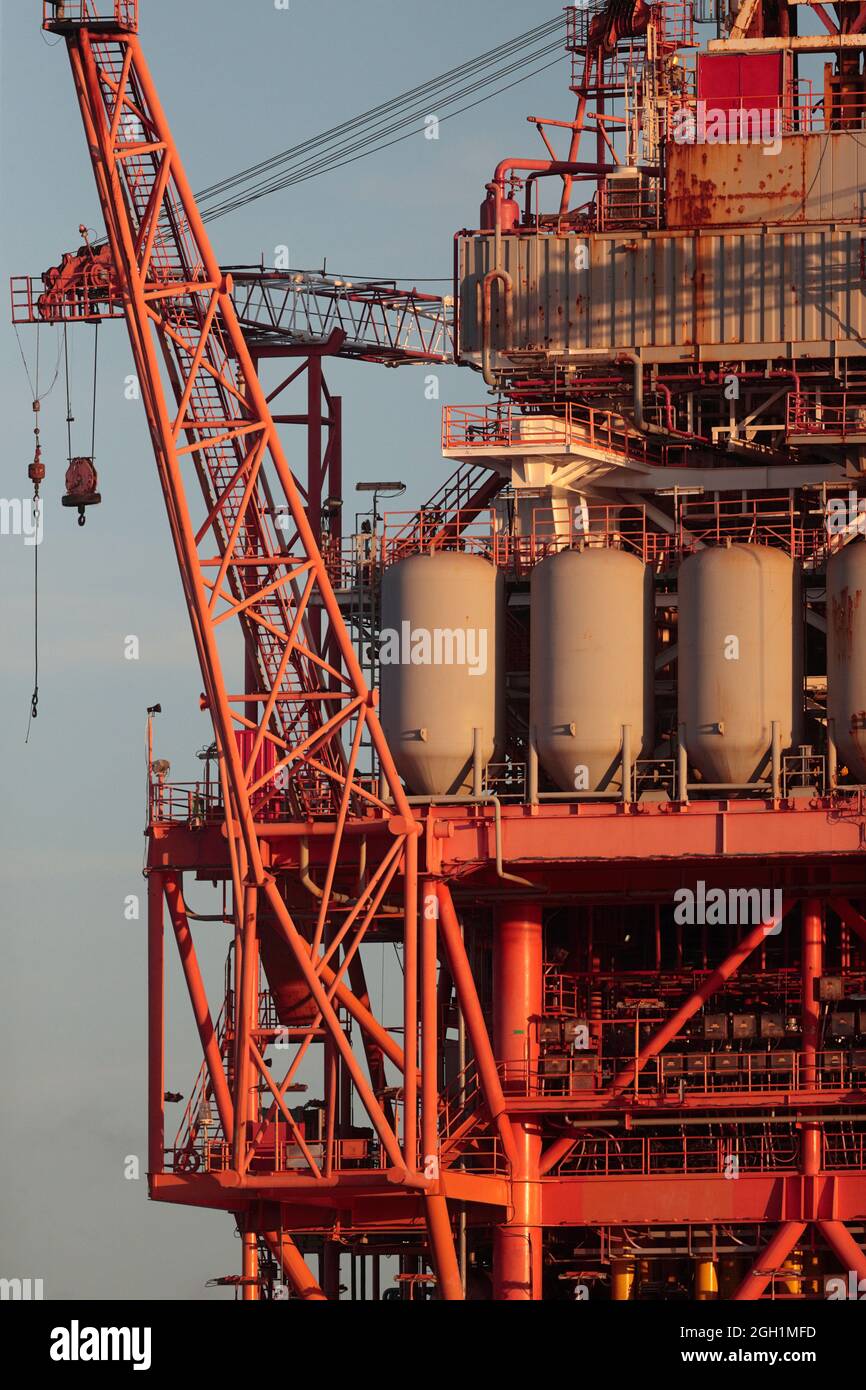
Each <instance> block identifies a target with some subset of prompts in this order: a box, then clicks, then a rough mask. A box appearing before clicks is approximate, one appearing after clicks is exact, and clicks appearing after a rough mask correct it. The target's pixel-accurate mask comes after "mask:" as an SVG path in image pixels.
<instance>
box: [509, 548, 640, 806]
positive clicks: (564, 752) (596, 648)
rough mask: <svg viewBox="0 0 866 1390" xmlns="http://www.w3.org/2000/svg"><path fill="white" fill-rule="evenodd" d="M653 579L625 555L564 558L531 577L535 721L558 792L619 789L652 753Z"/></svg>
mask: <svg viewBox="0 0 866 1390" xmlns="http://www.w3.org/2000/svg"><path fill="white" fill-rule="evenodd" d="M652 618H653V613H652V575H651V573H650V571H649V570H648V569H647V567H646V565H644V564H643V563H642V562H641V561H640V560H639V559H638V558H637V557H636V556H635V555H630V554H628V553H627V552H626V551H623V550H613V549H609V548H604V547H599V548H597V549H596V548H587V549H585V550H563V551H560V552H559V554H557V555H551V556H550V557H549V558H548V559H546V560H543V561H542V562H541V564H539V565H536V567H535V569H534V570H533V572H532V643H531V646H532V658H531V660H532V665H531V674H530V722H531V724H532V727H533V729H534V731H535V742H536V747H537V749H538V760H539V762H540V764H541V766H542V767H543V768H544V770H545V772H546V773H547V775H548V776H549V777H550V778H551V780H552V781H553V782H555V784H556V785H557V787H559V788H560V789H561V790H562V791H580V790H587V791H621V790H622V773H621V754H622V742H623V735H622V729H623V725H628V726H629V728H630V738H631V756H632V760H635V759H637V758H639V757H642V756H647V755H648V754H650V753H651V751H652V738H653V662H654V641H653V626H652Z"/></svg>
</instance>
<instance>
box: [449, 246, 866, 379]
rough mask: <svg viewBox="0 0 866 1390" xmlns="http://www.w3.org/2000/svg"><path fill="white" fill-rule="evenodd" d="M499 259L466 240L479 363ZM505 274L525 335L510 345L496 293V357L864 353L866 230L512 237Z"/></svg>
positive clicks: (470, 338) (467, 302) (472, 334)
mask: <svg viewBox="0 0 866 1390" xmlns="http://www.w3.org/2000/svg"><path fill="white" fill-rule="evenodd" d="M580 251H585V252H586V254H587V256H588V266H587V267H586V268H584V267H583V266H581V265H580V263H579V262H578V260H577V259H576V253H578V252H580ZM492 261H493V238H492V237H490V236H467V237H465V238H463V239H462V240H461V243H460V280H461V296H460V297H461V314H460V318H461V345H462V352H463V356H464V357H465V358H467V359H468V360H469V361H473V362H476V363H478V364H480V358H481V343H480V333H479V325H478V314H477V303H476V297H477V294H478V293H479V287H480V285H481V283H482V281H483V279H484V276H485V275H486V274H487V273H488V272H489V270H490V268H491V266H492ZM502 267H503V269H505V270H506V271H507V273H508V274H509V275H510V276H511V279H512V282H513V285H514V304H513V323H514V329H513V335H512V341H511V342H509V343H506V342H505V341H504V317H503V315H502V306H501V303H500V301H499V293H498V288H497V290H496V292H495V293H494V315H493V346H494V349H495V350H496V351H497V352H503V351H510V352H513V353H533V354H541V355H542V356H545V357H546V356H550V357H560V358H562V357H571V358H580V357H581V356H583V357H587V358H588V357H591V356H601V355H603V354H605V353H609V354H611V355H612V356H615V355H616V354H617V353H619V352H623V351H638V350H640V351H641V352H643V353H644V354H645V355H646V357H647V360H652V358H653V357H654V356H655V357H657V358H662V359H663V358H664V356H665V354H667V355H668V356H670V355H671V354H677V355H679V356H681V357H683V356H687V355H689V352H688V350H689V349H691V348H701V349H709V350H710V351H711V352H712V351H713V350H716V351H718V352H719V353H720V354H721V355H722V356H725V355H727V354H729V353H730V352H731V351H732V350H734V349H740V351H741V352H742V354H743V355H745V356H750V357H752V358H760V357H761V356H763V355H765V354H766V353H767V352H768V351H772V352H773V353H774V354H778V353H781V352H787V351H790V352H791V353H792V354H795V352H796V349H797V348H798V347H799V348H800V350H801V351H803V350H810V349H809V347H808V345H810V344H811V345H814V349H813V350H815V351H819V350H821V346H822V345H824V348H825V350H828V348H827V345H829V344H832V343H835V344H837V345H839V346H840V348H844V350H846V351H848V352H853V353H857V354H858V355H862V352H863V347H862V342H863V339H864V337H866V307H864V294H863V291H864V284H866V280H864V278H863V275H862V266H861V237H860V230H859V228H853V227H835V228H834V227H829V226H828V227H815V228H808V229H807V228H805V227H780V228H770V229H764V228H759V227H750V228H743V229H742V230H740V229H737V230H734V231H730V232H721V231H716V230H715V229H713V230H704V231H696V232H694V233H692V234H686V233H684V232H639V233H635V234H632V233H626V232H608V233H604V234H599V235H593V236H590V237H575V236H541V237H528V236H504V237H503V238H502ZM804 345H806V346H805V347H804Z"/></svg>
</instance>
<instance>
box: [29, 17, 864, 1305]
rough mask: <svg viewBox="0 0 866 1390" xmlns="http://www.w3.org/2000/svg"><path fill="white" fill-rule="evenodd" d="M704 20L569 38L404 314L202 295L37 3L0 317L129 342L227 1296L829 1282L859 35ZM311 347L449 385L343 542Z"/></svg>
mask: <svg viewBox="0 0 866 1390" xmlns="http://www.w3.org/2000/svg"><path fill="white" fill-rule="evenodd" d="M708 18H710V16H708V15H706V14H703V13H701V11H700V6H699V5H698V4H693V3H692V0H658V2H657V3H644V0H589V3H588V4H587V5H584V6H569V7H568V8H567V9H566V11H565V15H564V20H563V23H562V41H563V42H564V43H565V45H566V47H567V51H568V53H569V54H570V55H571V83H570V87H571V98H573V100H569V101H566V102H563V101H562V100H561V96H567V94H566V93H562V94H557V111H558V114H556V115H555V116H553V117H550V118H548V117H546V116H538V117H535V116H533V117H531V118H530V123H531V125H533V126H534V127H535V131H536V132H537V136H538V138H539V139H538V147H537V149H536V150H535V151H534V152H533V153H532V155H531V156H530V157H525V156H524V155H523V154H518V155H517V156H510V155H508V154H507V152H505V151H502V152H500V153H501V154H502V158H501V159H500V162H498V163H497V164H496V166H495V168H494V169H493V170H492V171H479V198H480V199H481V200H483V201H482V206H481V212H480V216H479V217H478V221H477V225H475V226H474V227H469V228H466V229H463V230H461V231H459V232H458V233H457V235H456V238H455V240H454V266H455V283H454V295H453V299H452V298H451V297H449V298H447V299H437V298H436V297H434V296H430V295H423V294H420V293H418V292H416V291H401V290H399V289H397V287H396V286H395V285H384V284H381V283H376V284H373V283H365V284H346V283H342V282H339V281H337V280H334V279H329V278H328V277H327V276H324V275H320V276H311V275H303V274H296V273H292V272H286V271H277V270H275V271H269V270H264V269H262V270H245V271H238V272H236V273H234V274H233V273H232V272H231V271H229V270H227V269H225V268H223V267H222V266H221V265H220V264H219V262H218V261H217V259H216V256H215V253H214V251H213V249H212V246H211V242H210V239H209V235H208V232H207V229H206V227H205V224H204V221H203V219H202V217H201V215H200V212H199V208H198V206H197V202H196V199H195V197H194V195H193V193H192V191H191V187H190V184H189V182H188V180H187V177H186V174H185V172H184V166H183V161H182V158H181V155H180V153H179V150H178V146H177V145H176V144H175V142H174V139H173V136H172V133H171V130H170V128H169V125H168V121H167V118H166V115H165V113H164V111H163V108H162V106H161V104H160V100H159V96H158V94H157V89H156V86H155V85H154V81H153V78H152V77H151V75H150V72H149V69H148V67H147V64H146V62H145V58H144V56H143V53H142V49H141V46H140V42H139V38H138V5H137V3H136V0H66V3H56V4H51V3H47V4H46V6H45V26H46V28H47V29H48V30H49V31H50V32H52V33H53V34H57V35H60V36H62V37H63V38H64V39H65V42H66V47H67V50H68V55H69V58H70V61H71V65H72V72H73V78H74V86H75V93H76V96H77V98H78V103H79V106H80V110H81V115H82V118H83V122H84V127H85V134H86V139H87V144H88V148H89V150H90V154H91V157H92V162H93V170H94V175H95V179H96V185H97V189H98V192H99V197H100V201H101V206H102V210H103V213H104V217H105V227H106V232H107V240H106V241H105V242H104V243H103V244H102V245H99V246H97V245H94V244H92V243H91V242H87V243H86V244H85V245H84V246H82V248H81V249H80V251H78V252H76V253H75V254H72V255H69V256H66V257H64V259H63V261H62V263H61V264H60V265H58V267H56V268H55V269H54V270H52V271H51V272H49V273H48V274H46V275H45V276H43V277H42V278H41V279H37V280H31V279H20V280H16V281H15V282H14V283H13V317H14V318H15V320H16V322H19V323H22V322H29V323H54V324H61V325H66V324H69V323H72V322H82V323H96V322H99V321H101V320H104V319H110V318H124V319H125V320H126V324H127V327H128V330H129V335H130V340H131V343H132V349H133V353H134V357H135V363H136V369H137V373H138V376H139V380H140V383H141V390H142V398H143V401H144V404H145V408H146V413H147V423H148V427H149V432H150V436H151V439H152V443H153V449H154V455H155V459H156V464H157V470H158V474H159V481H160V485H161V488H162V492H163V495H164V498H165V504H166V512H167V517H168V522H169V526H170V529H171V535H172V539H173V542H174V547H175V551H176V555H177V561H178V565H179V568H180V571H181V574H182V577H183V587H184V594H185V597H186V602H187V605H188V608H189V615H190V621H191V627H192V633H193V639H194V645H195V651H196V654H197V657H198V660H199V663H200V667H201V673H202V681H203V687H204V694H203V702H204V705H205V707H206V708H207V709H208V710H209V711H210V714H211V716H212V718H213V727H214V748H213V757H212V759H211V761H210V762H209V763H208V765H207V776H205V777H204V778H203V779H201V778H200V779H199V780H197V781H190V782H188V783H183V784H178V783H176V782H174V781H173V780H171V778H170V775H169V773H168V770H167V768H166V766H165V764H163V763H161V762H160V761H159V760H158V759H155V758H152V759H151V764H150V817H149V824H148V826H147V836H148V856H147V882H148V894H149V914H148V928H147V930H148V942H149V971H148V1001H149V1002H148V1028H149V1043H148V1063H149V1083H148V1094H149V1136H150V1138H149V1161H148V1168H149V1182H150V1194H151V1197H152V1198H153V1199H154V1200H156V1201H160V1202H168V1203H180V1204H192V1205H196V1206H200V1207H212V1208H214V1209H216V1210H219V1211H222V1212H224V1213H226V1214H230V1215H231V1217H232V1218H233V1219H234V1220H235V1221H236V1222H237V1225H238V1228H239V1230H240V1231H241V1233H242V1248H243V1263H242V1268H241V1269H240V1270H238V1271H236V1272H235V1274H234V1275H233V1276H232V1277H233V1279H234V1281H235V1283H236V1285H237V1287H238V1289H239V1290H241V1291H242V1296H243V1298H244V1299H247V1300H255V1299H266V1298H270V1297H273V1296H275V1289H276V1288H283V1289H288V1290H289V1292H290V1296H291V1297H294V1298H304V1299H332V1300H335V1299H338V1298H339V1297H340V1296H341V1289H342V1291H343V1293H344V1294H345V1292H346V1291H347V1289H348V1292H349V1294H350V1296H351V1297H354V1298H359V1299H361V1298H370V1297H380V1296H383V1295H384V1293H385V1290H384V1282H385V1281H384V1280H383V1277H382V1271H383V1268H384V1266H383V1263H382V1262H383V1260H386V1259H387V1260H390V1261H391V1262H392V1263H391V1264H389V1265H388V1266H387V1268H388V1269H389V1270H390V1269H392V1268H393V1267H394V1266H393V1261H394V1260H395V1258H396V1259H398V1260H399V1267H398V1269H399V1272H398V1276H397V1279H396V1283H395V1284H394V1286H393V1288H389V1289H388V1290H387V1294H388V1296H390V1297H395V1296H396V1297H400V1298H404V1299H426V1298H431V1297H433V1298H438V1299H445V1300H460V1299H464V1298H468V1299H498V1300H567V1299H572V1300H574V1299H579V1300H584V1299H587V1300H589V1301H593V1300H599V1299H614V1300H625V1299H659V1300H661V1299H713V1298H721V1299H735V1300H758V1299H803V1300H808V1299H818V1298H822V1299H823V1298H825V1297H833V1296H836V1295H835V1294H834V1292H833V1290H834V1288H835V1287H836V1286H837V1285H839V1286H840V1287H841V1286H843V1285H844V1288H845V1290H847V1289H848V1287H849V1283H850V1280H851V1279H853V1280H854V1286H855V1288H856V1287H860V1288H861V1289H862V1288H864V1287H866V1285H864V1284H862V1283H860V1282H859V1281H861V1280H864V1279H866V876H864V852H866V799H864V793H866V602H864V593H866V541H864V538H863V532H864V526H866V522H864V510H866V483H864V477H866V474H864V465H866V339H864V332H866V295H864V290H866V259H864V247H866V229H864V218H866V209H864V201H863V198H864V194H863V189H864V188H866V170H864V174H861V173H860V170H861V168H864V159H866V155H864V149H866V72H864V68H863V61H862V58H863V52H864V49H866V3H861V0H839V2H838V3H836V4H835V5H822V4H819V3H812V4H807V3H802V0H741V3H740V4H739V5H737V4H736V3H733V0H731V3H730V5H729V6H725V4H724V3H722V8H721V10H720V11H719V12H718V13H714V15H713V16H712V19H713V24H712V26H711V27H708V26H707V23H706V21H707V19H708ZM801 30H810V31H812V32H809V33H801V32H800V31H801ZM708 34H709V35H710V37H707V35H708ZM713 35H715V36H714V37H713ZM575 102H576V109H575ZM572 112H574V115H573V118H571V113H572ZM471 217H472V220H473V221H474V220H475V218H476V213H475V211H474V210H473V211H472V214H471ZM450 230H453V229H449V231H448V232H446V229H445V228H443V237H444V236H446V235H449V234H450ZM339 356H342V357H347V356H348V357H353V358H355V359H358V360H360V361H364V362H367V363H384V364H389V365H409V364H411V363H427V364H436V363H441V362H449V361H456V362H457V363H458V364H460V365H462V366H464V367H465V368H466V369H467V380H472V381H475V382H476V387H477V391H476V392H475V394H477V395H478V396H480V397H482V400H483V398H484V395H485V388H486V392H487V398H486V402H484V403H481V404H478V405H473V406H457V405H449V406H446V407H445V409H444V414H443V426H442V452H443V454H444V456H445V458H446V459H448V460H450V461H451V464H452V465H453V471H452V472H451V473H450V475H449V476H448V477H447V479H446V481H445V482H444V483H443V485H442V487H441V488H440V489H439V490H438V491H437V493H436V495H435V496H434V497H432V498H430V499H429V500H428V501H426V502H424V501H422V500H418V501H416V502H414V503H413V506H412V509H411V510H407V511H403V512H390V513H388V514H387V515H385V516H384V517H383V518H382V517H379V516H378V512H377V510H376V508H375V507H374V516H373V523H372V525H371V526H369V527H368V528H367V529H366V530H363V531H361V532H360V533H358V534H355V535H348V534H346V529H347V528H345V526H344V524H343V520H342V516H343V512H342V508H341V502H342V480H341V468H340V449H341V439H342V429H343V419H342V411H341V402H340V400H339V399H338V398H337V397H336V396H333V395H332V394H331V393H330V392H329V390H328V387H327V383H326V379H325V375H326V371H327V365H328V361H329V359H330V358H333V357H339ZM282 358H291V359H292V361H291V362H290V363H289V364H288V366H287V367H286V368H285V373H286V375H285V379H284V380H282V381H281V383H280V385H279V386H278V387H277V388H276V389H274V390H268V391H267V392H266V390H265V388H264V387H263V386H262V384H261V378H260V372H261V371H262V370H263V364H265V363H266V362H267V363H272V362H273V360H275V359H282ZM358 370H359V371H361V370H366V368H364V369H362V368H360V367H359V369H358ZM469 371H473V372H474V373H475V374H476V375H475V376H474V377H472V378H470V377H469ZM299 383H300V384H301V385H305V388H306V393H307V394H306V407H305V409H304V410H303V411H302V412H301V413H297V411H296V410H295V411H294V412H290V411H289V410H288V408H286V409H283V408H282V406H281V392H282V391H283V390H286V391H288V390H289V389H290V388H292V387H294V388H297V386H298V384H299ZM281 411H282V413H280V412H281ZM284 428H285V429H290V430H291V431H292V432H293V439H294V441H295V442H297V441H298V440H299V439H300V437H301V432H302V433H303V436H304V443H303V445H301V446H300V447H299V448H298V449H297V454H298V458H299V459H301V460H303V451H304V448H305V450H306V464H305V467H299V468H298V469H296V471H295V472H294V473H293V472H292V471H291V469H290V467H289V463H288V461H287V456H286V453H285V452H284V446H283V444H282V443H281V431H282V430H283V429H284ZM403 452H405V450H404V451H403ZM72 462H73V463H74V464H75V465H76V467H75V468H72V469H71V474H70V477H69V478H68V480H67V499H66V500H67V502H68V505H70V506H73V507H78V509H79V511H80V512H81V515H82V516H83V515H84V514H85V510H86V508H87V507H88V506H90V505H94V504H95V501H96V500H97V499H98V491H97V487H98V480H97V478H96V474H95V470H94V469H93V467H92V462H93V461H92V460H90V461H88V460H82V459H76V460H74V461H72ZM88 462H89V463H90V467H89V468H88V466H87V464H88ZM39 466H40V465H39V464H38V461H37V464H36V465H35V466H34V467H35V472H34V473H33V474H32V475H31V476H33V478H34V483H35V485H36V486H37V488H38V486H39V484H40V483H41V477H40V475H39ZM240 653H243V654H245V655H244V656H243V659H241V657H240V656H239V654H240ZM197 884H202V885H207V884H214V885H217V890H218V892H219V894H220V901H221V908H220V910H219V911H217V912H215V913H211V914H207V916H206V917H203V915H202V914H197V913H195V912H193V910H192V908H191V906H190V903H191V901H192V900H193V899H194V898H195V896H196V891H197V890H196V885H197ZM202 891H204V890H202ZM218 931H222V932H224V934H225V943H226V950H227V957H226V968H225V978H224V981H223V983H222V987H221V989H220V990H219V992H218V993H217V994H216V995H214V992H213V991H212V990H211V991H210V992H208V990H207V989H206V987H205V983H204V978H203V972H202V970H201V969H200V967H199V964H198V957H197V954H196V948H195V944H194V938H197V937H199V933H204V932H207V933H213V932H218ZM166 938H168V942H169V943H170V942H171V940H172V938H173V939H174V942H175V944H176V946H177V948H178V950H179V955H180V961H181V963H182V968H183V973H184V976H185V979H186V983H187V986H188V989H189V995H190V1000H191V1004H192V1008H193V1011H194V1016H195V1020H196V1024H197V1027H198V1031H199V1035H200V1038H201V1046H202V1063H201V1070H200V1072H199V1074H198V1076H197V1077H191V1078H190V1079H189V1082H188V1085H187V1088H186V1092H185V1097H186V1098H187V1100H188V1103H186V1105H185V1109H184V1111H183V1116H182V1119H181V1122H180V1125H179V1127H177V1129H176V1130H175V1126H174V1125H172V1126H171V1127H169V1126H168V1123H167V1112H166V1075H167V1067H168V1066H170V1065H171V1063H170V1059H169V1060H167V1059H166V1055H165V1037H164V1013H165V996H164V976H165V953H166V950H167V942H166ZM395 952H396V956H397V959H398V960H399V968H400V977H399V978H400V995H399V998H398V997H396V996H395V997H392V998H390V999H387V1000H385V1001H384V1007H385V1012H386V1014H387V1021H386V1017H385V1016H383V1012H382V1009H381V1008H378V1009H377V1007H376V1006H375V1005H374V996H375V995H376V990H375V988H374V982H377V981H378V980H379V977H380V973H381V971H382V970H383V968H384V965H383V962H384V960H385V959H386V958H387V959H388V960H392V959H393V957H394V955H395ZM383 993H384V991H383ZM171 1077H172V1080H173V1081H174V1080H175V1079H176V1069H175V1068H174V1067H172V1068H171ZM834 1281H835V1283H834ZM840 1296H848V1294H847V1292H846V1293H844V1294H843V1295H840Z"/></svg>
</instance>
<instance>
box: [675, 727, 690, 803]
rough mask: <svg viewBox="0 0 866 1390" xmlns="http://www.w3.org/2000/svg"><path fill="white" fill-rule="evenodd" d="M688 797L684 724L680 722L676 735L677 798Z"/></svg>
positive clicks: (687, 768)
mask: <svg viewBox="0 0 866 1390" xmlns="http://www.w3.org/2000/svg"><path fill="white" fill-rule="evenodd" d="M688 799H689V755H688V753H687V751H686V726H685V724H680V726H679V732H678V735H677V800H678V801H681V802H686V801H688Z"/></svg>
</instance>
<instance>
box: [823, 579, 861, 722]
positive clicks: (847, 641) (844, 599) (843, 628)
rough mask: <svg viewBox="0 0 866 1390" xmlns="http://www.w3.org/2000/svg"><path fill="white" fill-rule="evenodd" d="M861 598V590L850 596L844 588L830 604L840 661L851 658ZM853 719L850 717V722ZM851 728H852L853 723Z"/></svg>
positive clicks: (831, 619) (856, 590)
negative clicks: (855, 622) (855, 620)
mask: <svg viewBox="0 0 866 1390" xmlns="http://www.w3.org/2000/svg"><path fill="white" fill-rule="evenodd" d="M862 597H863V590H862V589H855V590H854V593H853V595H852V594H851V593H850V592H849V590H848V589H847V588H845V589H843V590H842V592H841V594H840V595H839V597H838V598H836V597H835V596H834V598H833V600H832V603H831V613H830V621H831V622H832V624H833V632H834V633H835V636H836V650H837V652H838V653H839V657H840V659H841V660H842V661H848V660H850V657H851V648H852V645H853V642H854V617H855V615H856V613H857V610H858V608H859V607H860V600H861V598H862ZM855 717H856V716H852V720H853V718H855ZM852 727H854V726H853V722H852Z"/></svg>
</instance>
